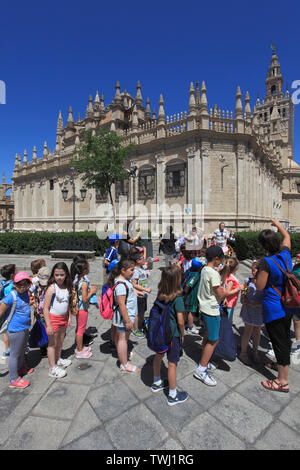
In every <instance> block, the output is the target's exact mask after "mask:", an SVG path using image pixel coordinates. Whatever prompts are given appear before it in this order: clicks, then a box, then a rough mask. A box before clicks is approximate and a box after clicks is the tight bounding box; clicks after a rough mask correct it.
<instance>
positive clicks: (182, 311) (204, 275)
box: [0, 235, 300, 406]
mask: <svg viewBox="0 0 300 470" xmlns="http://www.w3.org/2000/svg"><path fill="white" fill-rule="evenodd" d="M118 243H119V237H118V236H117V235H114V236H111V237H110V244H111V246H110V248H109V250H108V252H107V254H106V256H105V257H104V269H105V277H104V282H103V286H102V293H101V296H104V295H105V293H106V292H107V291H108V290H110V291H111V292H112V295H113V315H112V322H111V341H110V345H111V348H112V349H115V350H116V351H117V354H118V359H119V364H120V370H121V371H122V372H128V373H136V372H138V371H139V368H138V366H136V365H134V364H133V363H132V362H131V360H132V358H133V354H132V351H131V352H129V350H128V339H129V336H130V334H133V335H134V336H135V337H136V338H139V339H143V338H144V337H145V335H147V333H149V331H148V330H147V325H148V328H151V325H150V323H148V319H146V320H145V314H146V312H147V309H148V305H147V297H148V294H150V293H151V288H150V287H148V284H149V282H148V281H149V276H150V270H149V268H150V264H151V263H150V260H147V259H146V256H145V249H144V248H138V247H136V246H133V245H132V246H131V247H130V250H129V252H128V255H127V256H125V255H124V256H122V258H121V259H120V260H119V256H118ZM299 263H300V257H299ZM238 268H239V263H238V260H237V259H236V258H235V257H225V255H224V250H223V249H222V248H221V247H220V246H218V245H216V244H214V243H212V244H211V245H210V246H209V247H208V248H201V249H200V250H197V251H195V250H188V249H186V248H185V245H184V244H182V245H181V246H180V247H179V250H178V253H177V255H175V254H174V257H173V259H172V263H170V265H169V266H167V267H165V268H164V269H163V270H162V274H161V280H160V282H159V284H158V292H157V299H156V304H155V308H156V309H160V311H161V312H162V311H163V310H164V309H165V308H169V326H168V328H169V339H168V347H167V348H166V350H165V352H166V354H167V360H168V381H167V382H166V381H163V380H162V378H161V364H162V359H163V357H164V352H161V351H158V350H155V349H153V351H154V352H155V357H154V360H153V383H152V387H151V390H152V391H153V392H154V393H156V392H159V391H160V390H164V389H165V388H168V390H169V393H168V399H167V402H168V405H170V406H173V405H176V404H178V403H182V402H184V401H186V400H187V398H188V394H187V393H186V392H184V391H178V390H177V387H176V371H177V366H178V363H179V360H180V356H181V353H182V347H183V344H184V337H185V334H191V335H199V331H200V330H199V328H200V325H203V326H204V330H205V331H204V336H203V339H202V354H201V357H199V363H198V367H197V369H196V371H195V373H194V377H195V378H196V379H198V380H200V381H202V382H203V383H204V384H206V385H208V386H215V385H216V384H217V381H216V379H215V377H214V375H213V372H214V370H215V369H216V366H215V365H214V364H213V356H214V352H215V348H216V346H217V344H218V341H219V337H220V325H221V311H222V312H223V314H224V312H225V314H226V316H227V318H228V321H229V323H230V324H231V325H232V324H233V323H234V309H235V307H236V305H237V302H238V298H239V295H241V303H242V308H241V312H240V317H241V318H242V320H243V322H244V324H245V327H244V331H243V335H242V338H241V352H240V356H239V357H240V360H241V361H242V362H243V363H245V364H247V365H249V364H251V362H252V361H251V360H250V358H249V356H248V346H249V341H250V338H252V360H253V361H254V362H257V361H258V346H259V342H260V335H261V328H262V325H263V320H262V293H261V291H257V289H256V285H255V284H256V281H255V276H256V273H257V269H258V262H254V263H253V265H252V277H250V278H249V279H247V280H245V281H244V282H243V283H240V282H239V281H238V279H237V278H236V273H237V271H238ZM31 270H32V277H30V276H29V275H28V274H27V273H25V272H17V269H16V266H15V265H14V264H10V265H6V266H3V267H2V269H1V275H2V277H3V278H4V280H3V281H2V282H1V284H0V300H1V303H0V318H2V317H3V318H4V317H6V318H7V317H9V318H10V322H9V324H8V327H7V330H3V328H2V329H1V332H2V333H3V337H2V339H3V342H4V347H5V350H4V352H3V355H4V356H5V357H8V358H9V360H8V369H9V377H10V381H9V386H10V387H11V388H26V387H28V385H29V384H30V382H29V381H28V380H25V379H24V378H23V377H24V376H25V375H28V374H30V373H32V372H34V370H33V369H32V368H30V367H29V366H27V364H26V359H25V358H26V356H25V350H26V348H27V344H28V339H29V335H30V327H31V308H32V309H33V312H34V322H40V323H39V324H40V328H42V329H44V333H45V334H44V337H46V343H43V344H42V345H41V346H40V347H41V353H42V355H43V356H44V355H47V357H48V362H49V372H48V375H49V376H50V377H52V378H58V379H59V378H63V377H65V376H66V374H67V372H66V368H67V367H68V366H70V365H71V363H72V361H71V360H70V359H62V358H61V351H62V347H63V342H64V338H65V336H66V330H67V328H68V326H70V325H71V315H72V313H73V314H74V315H75V316H76V330H75V338H74V339H75V343H76V348H75V358H77V359H89V358H90V357H92V354H93V353H92V350H91V347H89V346H85V345H84V341H83V336H84V333H85V331H86V327H87V321H88V310H89V305H90V303H97V298H96V293H97V288H96V286H92V285H91V283H90V281H89V278H88V275H89V263H88V261H87V260H86V258H85V257H84V255H78V256H76V257H75V258H74V259H73V262H72V264H71V267H70V270H69V268H68V266H67V265H66V264H65V263H63V262H58V263H56V264H55V265H54V266H53V268H52V270H51V272H50V270H49V268H48V267H47V266H46V262H45V260H44V259H38V260H35V261H34V262H33V263H32V264H31ZM153 308H154V307H153ZM151 312H152V309H151V310H150V317H149V318H150V320H151ZM295 321H299V319H297V320H296V319H295ZM149 325H150V326H149ZM196 325H197V326H196ZM297 326H298V325H297ZM162 328H165V326H162ZM2 330H3V331H2ZM165 331H167V330H165ZM299 344H300V339H299ZM148 345H149V343H148Z"/></svg>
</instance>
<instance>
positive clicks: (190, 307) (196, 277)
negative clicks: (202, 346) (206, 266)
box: [184, 257, 203, 335]
mask: <svg viewBox="0 0 300 470" xmlns="http://www.w3.org/2000/svg"><path fill="white" fill-rule="evenodd" d="M202 267H203V265H202V263H201V261H200V259H199V258H197V257H196V258H194V259H193V260H192V265H191V268H190V270H189V273H188V276H187V279H186V283H185V286H184V298H185V311H186V312H187V323H188V325H187V329H186V331H187V333H189V334H193V335H198V334H199V330H198V329H197V328H196V327H195V326H194V315H195V314H196V313H197V311H198V297H197V295H198V288H199V284H200V276H201V269H202Z"/></svg>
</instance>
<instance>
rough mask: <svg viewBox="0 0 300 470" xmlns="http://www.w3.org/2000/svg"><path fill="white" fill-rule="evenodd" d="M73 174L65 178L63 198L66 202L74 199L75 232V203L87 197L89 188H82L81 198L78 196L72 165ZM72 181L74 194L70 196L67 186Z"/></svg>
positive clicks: (74, 221)
mask: <svg viewBox="0 0 300 470" xmlns="http://www.w3.org/2000/svg"><path fill="white" fill-rule="evenodd" d="M71 172H72V173H71V175H70V176H69V177H68V178H65V180H64V185H65V186H64V187H63V189H62V190H61V194H62V198H63V200H64V201H65V202H66V201H67V200H69V201H72V203H73V233H74V232H75V225H76V220H75V203H76V201H84V200H85V198H86V192H87V190H86V189H85V188H81V189H80V198H79V197H77V196H76V192H75V169H74V168H73V167H72V168H71ZM68 182H70V184H71V185H72V192H73V194H72V196H71V197H70V198H69V199H67V198H68V192H69V191H68V189H67V188H66V184H67V183H68Z"/></svg>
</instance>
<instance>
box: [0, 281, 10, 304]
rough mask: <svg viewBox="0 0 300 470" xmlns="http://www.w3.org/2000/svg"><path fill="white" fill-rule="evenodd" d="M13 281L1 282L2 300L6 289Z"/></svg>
mask: <svg viewBox="0 0 300 470" xmlns="http://www.w3.org/2000/svg"><path fill="white" fill-rule="evenodd" d="M11 282H12V281H1V282H0V300H2V299H3V298H4V290H5V288H6V287H7V286H8V285H9V284H10V283H11Z"/></svg>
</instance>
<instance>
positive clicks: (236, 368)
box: [215, 359, 254, 388]
mask: <svg viewBox="0 0 300 470" xmlns="http://www.w3.org/2000/svg"><path fill="white" fill-rule="evenodd" d="M217 363H219V366H218V369H217V372H216V373H215V375H216V378H217V376H218V378H219V379H220V380H222V382H223V383H224V384H226V385H227V386H228V387H230V388H231V387H235V386H236V385H238V384H239V383H241V382H243V381H244V380H246V379H247V378H248V377H249V376H250V375H251V374H253V373H254V371H253V369H251V368H249V367H247V366H245V365H244V364H242V363H241V362H240V361H239V360H238V359H236V360H235V361H233V362H230V361H223V360H218V361H217Z"/></svg>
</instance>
